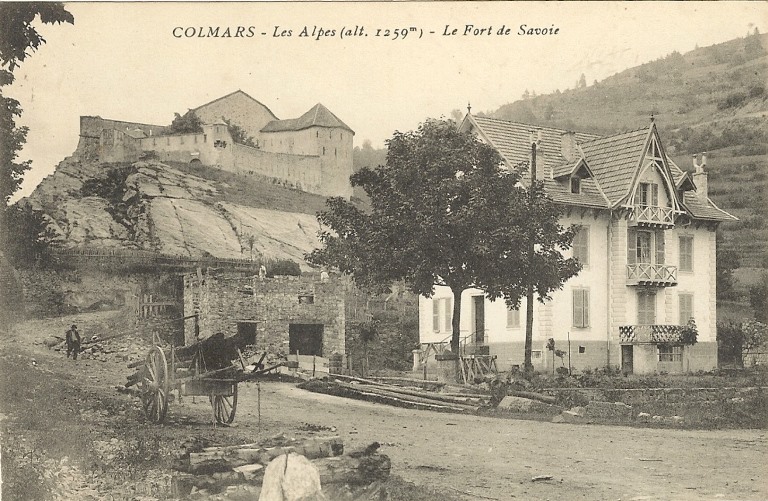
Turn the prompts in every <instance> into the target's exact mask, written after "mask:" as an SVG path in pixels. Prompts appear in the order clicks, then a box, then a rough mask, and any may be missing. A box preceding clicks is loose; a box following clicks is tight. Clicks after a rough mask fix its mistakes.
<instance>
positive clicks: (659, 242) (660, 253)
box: [655, 231, 664, 264]
mask: <svg viewBox="0 0 768 501" xmlns="http://www.w3.org/2000/svg"><path fill="white" fill-rule="evenodd" d="M655 236H656V264H664V232H663V231H657V232H656V235H655Z"/></svg>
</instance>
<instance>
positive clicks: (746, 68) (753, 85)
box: [488, 34, 768, 154]
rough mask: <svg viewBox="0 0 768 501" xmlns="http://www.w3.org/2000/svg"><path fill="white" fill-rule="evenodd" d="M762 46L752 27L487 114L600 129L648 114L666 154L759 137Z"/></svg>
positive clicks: (762, 125)
mask: <svg viewBox="0 0 768 501" xmlns="http://www.w3.org/2000/svg"><path fill="white" fill-rule="evenodd" d="M766 47H768V35H759V34H752V35H749V36H747V37H745V38H738V39H735V40H731V41H729V42H725V43H722V44H718V45H713V46H710V47H703V48H699V49H696V50H693V51H691V52H688V53H686V54H680V53H679V52H673V53H671V54H669V55H668V56H666V57H664V58H661V59H658V60H656V61H652V62H649V63H646V64H643V65H641V66H637V67H634V68H630V69H628V70H625V71H622V72H621V73H617V74H616V75H613V76H612V77H609V78H606V79H605V80H602V81H600V82H596V81H595V82H594V83H593V84H591V85H587V81H588V78H586V77H583V78H582V79H581V80H580V81H579V83H578V84H576V86H575V88H574V89H567V90H565V91H563V92H560V91H557V92H555V93H553V94H546V95H539V96H535V89H530V91H526V94H525V95H524V96H523V98H522V99H520V100H518V101H515V102H512V103H509V104H505V105H503V106H501V107H500V108H499V109H498V110H496V111H493V112H490V113H488V114H489V115H490V116H493V117H496V118H502V119H506V120H514V121H519V122H525V123H533V124H540V125H547V126H553V127H561V128H564V129H573V130H578V131H584V132H595V133H599V134H611V133H616V132H620V131H625V130H632V129H636V128H637V127H638V126H642V125H644V124H646V123H647V122H648V119H649V117H650V116H651V114H653V115H654V116H655V117H656V119H657V123H658V125H659V128H660V129H661V131H662V134H663V135H664V139H665V143H666V145H667V149H668V152H669V153H671V154H675V153H694V152H697V151H702V150H707V149H709V150H713V149H716V148H722V147H725V146H734V145H737V144H748V143H750V142H753V141H755V140H763V142H765V141H764V140H765V139H766V137H768V136H767V135H766V131H767V130H768V122H766V120H765V116H764V114H765V113H766V111H768V101H767V98H768V93H766V89H765V86H766V81H767V80H768V55H767V53H766ZM533 96H535V97H533Z"/></svg>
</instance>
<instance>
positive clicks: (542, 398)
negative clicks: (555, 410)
mask: <svg viewBox="0 0 768 501" xmlns="http://www.w3.org/2000/svg"><path fill="white" fill-rule="evenodd" d="M509 395H511V396H513V397H523V398H529V399H531V400H538V401H539V402H544V403H545V404H554V403H555V402H556V400H557V399H556V398H555V397H552V396H550V395H542V394H541V393H534V392H532V391H510V392H509Z"/></svg>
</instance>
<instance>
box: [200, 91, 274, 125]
mask: <svg viewBox="0 0 768 501" xmlns="http://www.w3.org/2000/svg"><path fill="white" fill-rule="evenodd" d="M238 92H239V93H240V94H243V95H244V96H245V97H247V98H248V99H250V100H251V101H255V102H256V103H258V104H260V105H261V106H263V107H264V108H265V109H266V110H267V111H268V112H269V114H270V115H272V116H273V117H274V119H275V120H280V119H279V118H277V115H275V114H274V113H272V110H270V109H269V107H268V106H267V105H266V104H264V103H262V102H261V101H259V100H258V99H256V98H254V97H253V96H251V95H250V94H248V93H247V92H245V91H244V90H242V89H237V90H235V91H232V92H230V93H229V94H226V95H224V96H221V97H217V98H216V99H214V100H213V101H208V102H207V103H205V104H201V105H200V106H198V107H197V108H192V111H197V110H199V109H200V108H203V107H204V106H210V105H212V104H213V103H217V102H219V101H221V100H224V99H226V98H228V97H230V96H234V95H235V94H237V93H238Z"/></svg>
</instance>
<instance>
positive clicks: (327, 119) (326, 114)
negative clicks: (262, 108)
mask: <svg viewBox="0 0 768 501" xmlns="http://www.w3.org/2000/svg"><path fill="white" fill-rule="evenodd" d="M310 127H329V128H341V129H346V130H348V131H349V132H351V133H352V134H354V133H355V131H353V130H352V129H351V128H349V126H348V125H347V124H345V123H344V122H342V121H341V119H339V117H337V116H336V115H334V114H333V113H331V111H330V110H329V109H328V108H326V107H325V106H323V105H322V104H320V103H317V104H316V105H314V106H313V107H312V108H311V109H310V110H309V111H307V112H306V113H304V114H303V115H301V116H300V117H299V118H290V119H287V120H273V121H271V122H269V123H268V124H267V125H266V126H265V127H264V128H263V129H261V132H283V131H296V130H303V129H308V128H310Z"/></svg>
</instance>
